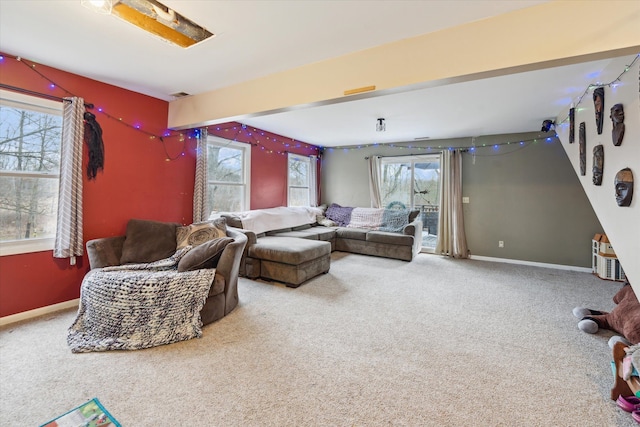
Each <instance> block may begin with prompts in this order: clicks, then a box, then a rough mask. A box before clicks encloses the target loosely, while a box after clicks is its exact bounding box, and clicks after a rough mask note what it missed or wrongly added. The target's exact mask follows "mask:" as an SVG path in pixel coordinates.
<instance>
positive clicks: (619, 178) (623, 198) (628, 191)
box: [614, 168, 633, 206]
mask: <svg viewBox="0 0 640 427" xmlns="http://www.w3.org/2000/svg"><path fill="white" fill-rule="evenodd" d="M614 183H615V188H616V202H617V203H618V206H629V205H631V200H632V199H633V172H631V169H629V168H624V169H622V170H620V171H619V172H618V173H617V174H616V178H615V181H614Z"/></svg>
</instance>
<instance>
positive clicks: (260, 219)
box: [234, 206, 322, 234]
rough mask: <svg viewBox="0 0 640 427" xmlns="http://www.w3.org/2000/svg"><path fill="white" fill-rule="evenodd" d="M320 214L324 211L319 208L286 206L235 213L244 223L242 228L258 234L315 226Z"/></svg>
mask: <svg viewBox="0 0 640 427" xmlns="http://www.w3.org/2000/svg"><path fill="white" fill-rule="evenodd" d="M320 214H322V211H321V210H320V209H318V208H312V207H285V206H279V207H277V208H268V209H255V210H251V211H244V212H235V213H234V215H236V216H238V217H239V218H240V220H241V221H242V228H244V229H245V230H251V231H253V232H254V233H256V234H260V233H265V232H267V231H272V230H280V229H282V228H290V227H298V226H300V225H305V224H313V223H315V222H316V215H320Z"/></svg>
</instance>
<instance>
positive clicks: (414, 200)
mask: <svg viewBox="0 0 640 427" xmlns="http://www.w3.org/2000/svg"><path fill="white" fill-rule="evenodd" d="M381 167H382V171H381V172H382V185H381V193H382V207H386V208H398V209H402V208H406V209H419V210H420V217H421V219H422V223H423V226H424V228H423V231H422V247H423V250H424V251H426V252H429V251H433V249H435V245H436V240H437V234H438V212H439V210H440V194H439V188H440V155H438V154H431V155H423V156H403V157H383V158H382V159H381Z"/></svg>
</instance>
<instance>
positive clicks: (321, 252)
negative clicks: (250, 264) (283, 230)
mask: <svg viewBox="0 0 640 427" xmlns="http://www.w3.org/2000/svg"><path fill="white" fill-rule="evenodd" d="M329 254H331V244H330V243H329V242H320V241H318V240H309V239H300V238H298V237H275V236H265V237H263V238H261V239H259V240H258V242H257V243H256V244H255V245H252V246H251V247H249V256H250V257H252V258H259V259H261V260H267V261H274V262H279V263H283V264H290V265H300V264H302V263H303V262H307V261H311V260H314V259H317V258H320V257H322V256H325V255H329Z"/></svg>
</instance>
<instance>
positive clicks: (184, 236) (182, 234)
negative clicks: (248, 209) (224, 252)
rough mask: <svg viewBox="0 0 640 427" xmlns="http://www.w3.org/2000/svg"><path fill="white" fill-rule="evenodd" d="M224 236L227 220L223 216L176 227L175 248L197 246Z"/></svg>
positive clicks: (225, 234)
mask: <svg viewBox="0 0 640 427" xmlns="http://www.w3.org/2000/svg"><path fill="white" fill-rule="evenodd" d="M226 236H227V221H226V220H225V219H224V218H217V219H214V220H213V221H205V222H198V223H195V224H191V225H187V226H185V227H178V229H177V230H176V237H175V239H176V244H177V246H176V249H182V248H184V247H185V246H198V245H201V244H203V243H204V242H207V241H209V240H211V239H217V238H219V237H226Z"/></svg>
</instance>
